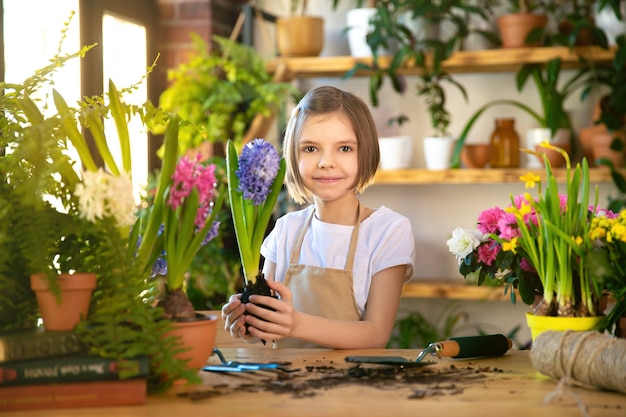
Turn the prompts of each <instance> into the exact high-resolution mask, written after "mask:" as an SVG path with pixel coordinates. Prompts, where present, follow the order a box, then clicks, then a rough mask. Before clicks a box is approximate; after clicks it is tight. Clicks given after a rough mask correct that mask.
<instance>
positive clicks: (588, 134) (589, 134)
mask: <svg viewBox="0 0 626 417" xmlns="http://www.w3.org/2000/svg"><path fill="white" fill-rule="evenodd" d="M603 132H606V127H604V125H601V126H597V125H594V126H589V127H583V128H581V129H580V132H579V134H578V137H579V139H580V147H581V148H582V152H583V157H585V158H587V162H588V163H589V166H590V167H594V166H596V164H595V159H594V156H593V141H594V137H595V136H596V134H598V133H603Z"/></svg>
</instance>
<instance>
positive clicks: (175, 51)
mask: <svg viewBox="0 0 626 417" xmlns="http://www.w3.org/2000/svg"><path fill="white" fill-rule="evenodd" d="M244 3H247V0H234V1H233V0H156V4H157V7H158V9H159V23H158V37H157V48H158V52H159V53H160V54H161V56H160V58H159V63H158V65H157V68H156V70H155V73H154V74H153V75H155V76H156V78H157V79H158V80H157V81H156V84H157V89H158V90H159V91H163V90H164V89H165V88H166V87H167V70H168V69H169V68H174V67H176V66H178V65H179V64H180V63H183V62H186V61H187V59H188V56H189V53H190V52H191V51H192V50H193V45H192V43H191V39H190V37H189V33H190V32H196V33H197V34H199V35H200V36H201V37H202V38H203V39H204V40H205V41H207V42H209V41H210V38H211V36H212V35H214V34H216V35H221V36H229V35H230V33H231V31H232V28H233V27H234V24H235V21H236V20H237V16H238V15H239V6H240V5H241V4H244Z"/></svg>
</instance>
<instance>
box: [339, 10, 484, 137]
mask: <svg viewBox="0 0 626 417" xmlns="http://www.w3.org/2000/svg"><path fill="white" fill-rule="evenodd" d="M490 4H491V2H481V4H480V5H477V6H474V5H472V4H468V3H467V2H463V1H446V2H427V1H391V0H389V1H386V0H383V1H379V2H377V4H376V7H377V14H376V15H375V16H374V17H373V18H372V19H371V21H370V24H371V26H372V29H371V32H370V33H368V35H367V43H368V45H369V46H370V48H371V50H372V63H371V64H367V63H363V62H359V63H357V64H356V65H355V67H354V68H352V69H351V70H350V71H348V72H347V73H346V74H345V77H351V76H352V75H354V74H355V73H356V72H357V71H361V70H366V71H369V72H370V74H371V75H370V84H369V95H370V101H371V103H372V105H374V106H378V93H379V91H380V88H381V87H382V85H383V81H384V78H385V77H388V78H389V79H390V81H391V84H392V86H393V89H394V90H395V91H396V92H398V93H402V94H404V93H405V92H406V91H407V86H408V83H407V81H406V80H405V77H404V75H403V71H404V70H405V69H407V68H412V69H417V73H418V75H417V77H418V82H417V83H416V94H417V96H418V97H422V98H423V99H424V100H425V102H426V105H427V108H428V113H429V115H430V125H431V127H432V130H433V136H434V137H438V138H450V137H451V136H450V133H449V132H448V126H449V124H450V118H451V115H450V113H449V111H448V109H447V106H446V92H445V89H444V86H445V85H446V84H449V85H452V86H454V87H455V88H457V89H458V90H459V91H460V92H461V94H462V95H463V97H464V98H465V99H466V100H467V94H466V91H465V88H464V87H463V86H462V85H461V84H460V83H459V82H458V81H457V80H456V79H455V78H454V77H452V75H451V74H450V73H448V72H447V71H446V70H445V68H444V67H443V63H444V61H445V60H446V59H448V58H449V57H450V56H451V55H452V53H453V52H454V51H456V50H458V49H459V48H460V45H461V43H462V41H463V39H464V38H466V37H467V36H468V34H469V33H470V32H469V28H468V24H467V21H468V19H469V17H470V16H478V17H480V18H482V19H485V20H487V19H488V15H489V13H490V6H489V5H490ZM419 25H422V26H423V28H421V27H419ZM444 30H447V31H449V33H444ZM482 34H484V35H486V36H489V35H493V34H490V33H488V32H482ZM444 36H445V38H444ZM381 50H389V51H393V52H392V55H391V56H389V57H382V56H380V53H379V51H381ZM387 59H388V63H387V62H386V61H385V60H387Z"/></svg>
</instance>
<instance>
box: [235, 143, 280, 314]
mask: <svg viewBox="0 0 626 417" xmlns="http://www.w3.org/2000/svg"><path fill="white" fill-rule="evenodd" d="M227 146H228V147H227V151H226V158H227V159H226V170H227V175H228V196H229V199H230V208H231V213H232V218H233V223H234V227H235V235H236V236H237V245H238V247H239V253H240V257H241V263H242V266H243V273H244V281H245V284H244V292H243V296H242V302H247V301H248V297H249V295H251V294H263V295H271V293H270V290H269V287H268V286H267V283H266V281H265V278H264V276H263V274H262V273H261V272H260V271H259V267H260V264H261V244H262V243H263V238H264V237H265V233H266V231H267V227H268V225H269V222H270V219H271V217H272V211H273V210H274V206H275V204H276V200H277V199H278V194H279V193H280V190H281V188H282V184H283V180H284V177H285V161H284V159H282V158H281V157H280V156H279V155H278V152H277V151H276V149H275V148H274V146H272V144H270V143H269V142H266V141H265V140H263V139H254V140H252V141H251V142H249V143H248V144H246V145H244V146H243V149H242V151H241V155H240V156H238V155H237V149H236V147H235V144H234V142H233V141H228V144H227Z"/></svg>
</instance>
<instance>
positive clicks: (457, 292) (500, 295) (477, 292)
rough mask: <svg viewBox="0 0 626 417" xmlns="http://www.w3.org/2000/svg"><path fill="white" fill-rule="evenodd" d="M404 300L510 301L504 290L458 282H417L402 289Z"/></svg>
mask: <svg viewBox="0 0 626 417" xmlns="http://www.w3.org/2000/svg"><path fill="white" fill-rule="evenodd" d="M402 297H404V298H447V299H451V300H476V301H481V300H482V301H510V295H509V294H506V295H505V294H504V288H501V287H488V286H477V285H470V284H466V283H465V282H464V281H463V277H461V276H459V279H458V280H455V281H452V280H444V279H440V280H419V279H418V280H415V281H411V282H410V283H408V284H406V285H405V286H404V288H403V289H402Z"/></svg>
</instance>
